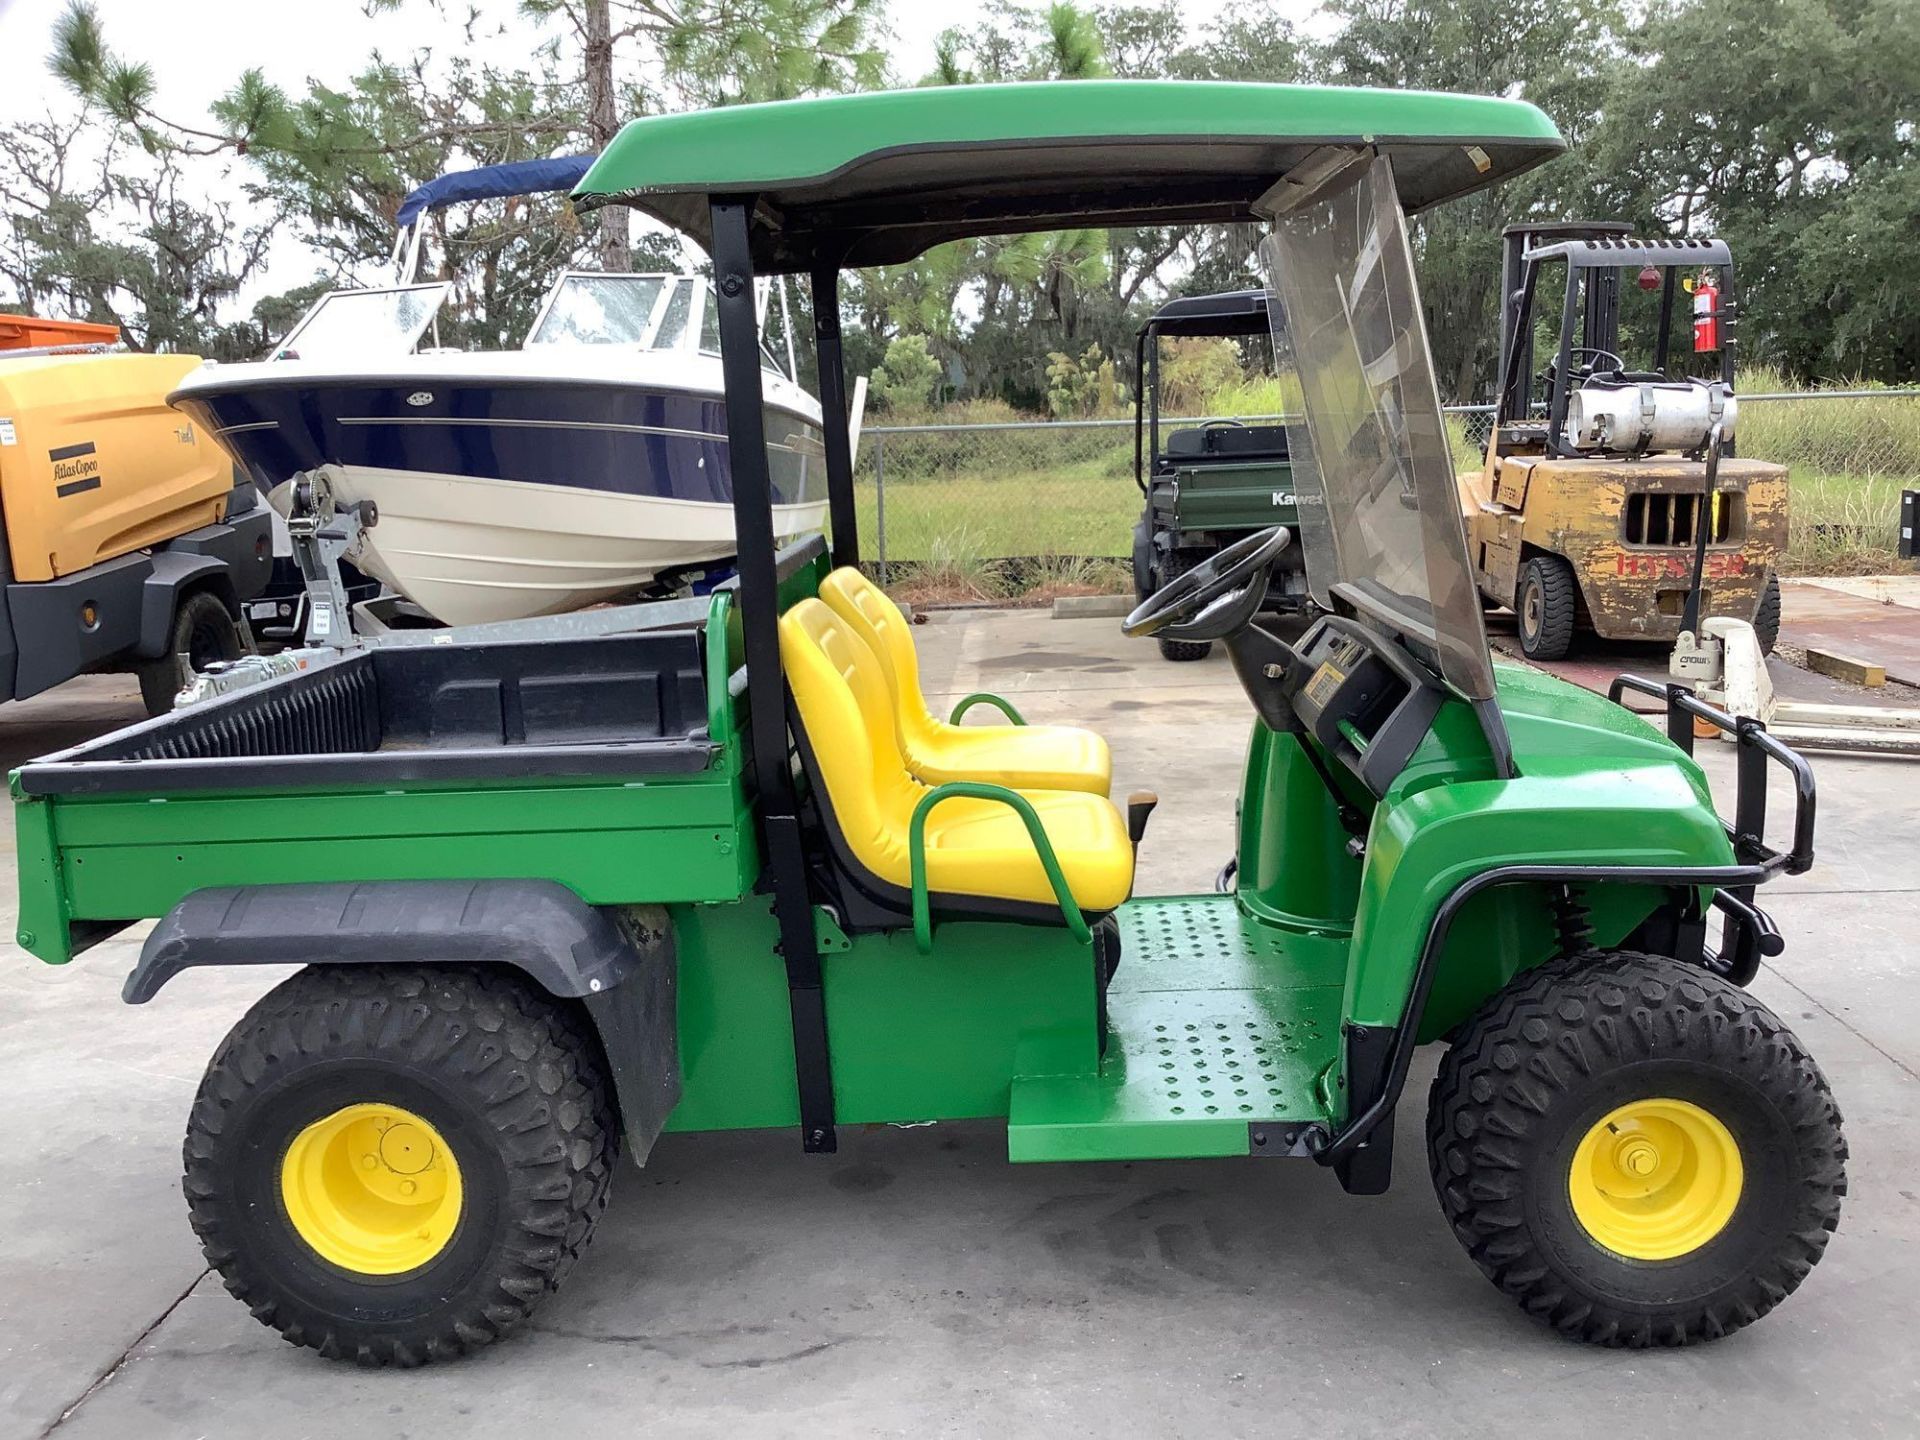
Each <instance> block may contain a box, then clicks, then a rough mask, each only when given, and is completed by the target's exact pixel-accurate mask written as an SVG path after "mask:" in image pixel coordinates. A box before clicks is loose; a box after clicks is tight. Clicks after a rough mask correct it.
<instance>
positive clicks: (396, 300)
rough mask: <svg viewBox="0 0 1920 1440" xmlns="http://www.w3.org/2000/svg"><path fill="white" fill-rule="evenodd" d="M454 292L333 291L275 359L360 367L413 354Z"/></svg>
mask: <svg viewBox="0 0 1920 1440" xmlns="http://www.w3.org/2000/svg"><path fill="white" fill-rule="evenodd" d="M452 289H453V285H452V283H451V282H450V281H445V280H441V281H436V282H435V283H433V284H430V285H394V286H389V287H387V288H385V289H381V290H333V291H329V292H328V293H327V294H325V295H322V296H321V297H320V298H319V300H317V301H315V302H314V305H313V308H312V309H310V310H308V311H307V313H306V314H305V315H303V316H301V317H300V323H299V324H298V325H296V326H294V327H293V329H292V330H290V331H289V332H288V333H287V338H286V339H285V340H282V341H281V342H280V344H279V347H278V348H277V349H275V350H274V352H273V356H272V358H273V359H275V360H294V359H299V360H355V361H360V360H365V359H368V358H369V357H373V358H380V357H384V356H388V355H406V354H410V353H411V352H412V350H413V347H414V346H415V345H418V344H419V343H420V337H421V336H422V335H424V334H426V333H427V327H428V326H429V325H431V324H432V323H433V317H434V316H435V315H437V314H439V313H440V306H441V304H442V303H443V302H444V301H445V300H446V298H447V295H448V292H450V291H451V290H452Z"/></svg>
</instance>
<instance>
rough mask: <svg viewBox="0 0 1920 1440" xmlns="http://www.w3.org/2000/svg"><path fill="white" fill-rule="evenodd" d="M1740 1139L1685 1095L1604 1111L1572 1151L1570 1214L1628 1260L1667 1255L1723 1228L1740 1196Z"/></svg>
mask: <svg viewBox="0 0 1920 1440" xmlns="http://www.w3.org/2000/svg"><path fill="white" fill-rule="evenodd" d="M1744 1177H1745V1172H1744V1170H1743V1168H1742V1166H1741V1164H1740V1146H1739V1145H1738V1144H1737V1143H1736V1142H1735V1140H1734V1138H1733V1132H1732V1131H1730V1130H1728V1129H1727V1127H1726V1126H1725V1125H1724V1124H1722V1123H1721V1122H1720V1121H1719V1120H1718V1119H1717V1118H1715V1117H1714V1116H1713V1115H1712V1114H1710V1113H1709V1112H1707V1111H1705V1110H1702V1109H1701V1108H1700V1107H1699V1106H1698V1105H1694V1104H1692V1103H1690V1102H1688V1101H1686V1100H1665V1099H1657V1098H1653V1099H1646V1100H1635V1101H1633V1102H1632V1103H1631V1104H1628V1105H1622V1106H1621V1107H1620V1108H1619V1109H1617V1110H1614V1111H1612V1112H1611V1113H1609V1114H1608V1115H1606V1116H1604V1117H1603V1118H1602V1119H1601V1120H1600V1123H1599V1124H1597V1125H1595V1126H1594V1127H1593V1128H1592V1129H1591V1130H1589V1131H1587V1133H1586V1135H1585V1136H1584V1137H1583V1138H1582V1139H1581V1141H1580V1145H1579V1148H1578V1149H1576V1150H1575V1151H1574V1152H1573V1167H1572V1170H1571V1172H1570V1173H1569V1175H1568V1177H1567V1189H1568V1193H1569V1195H1570V1197H1571V1199H1572V1201H1573V1213H1574V1216H1575V1217H1576V1218H1577V1219H1578V1220H1579V1221H1580V1224H1581V1226H1582V1227H1583V1228H1584V1229H1585V1230H1586V1232H1587V1234H1588V1235H1590V1236H1592V1237H1593V1239H1594V1241H1595V1243H1597V1244H1599V1245H1601V1246H1603V1247H1605V1248H1606V1249H1608V1250H1611V1251H1613V1253H1614V1254H1616V1255H1623V1256H1625V1257H1626V1258H1627V1259H1629V1260H1672V1259H1676V1258H1677V1257H1679V1256H1682V1255H1687V1254H1690V1253H1692V1252H1693V1251H1695V1250H1698V1249H1699V1248H1700V1247H1701V1246H1702V1245H1705V1244H1706V1243H1707V1242H1708V1241H1709V1240H1711V1239H1713V1237H1714V1236H1716V1235H1718V1234H1719V1233H1720V1232H1721V1231H1722V1230H1724V1229H1726V1226H1727V1222H1728V1221H1729V1220H1731V1219H1732V1218H1733V1212H1734V1209H1735V1207H1736V1206H1738V1205H1739V1203H1740V1187H1741V1185H1742V1183H1743V1181H1744Z"/></svg>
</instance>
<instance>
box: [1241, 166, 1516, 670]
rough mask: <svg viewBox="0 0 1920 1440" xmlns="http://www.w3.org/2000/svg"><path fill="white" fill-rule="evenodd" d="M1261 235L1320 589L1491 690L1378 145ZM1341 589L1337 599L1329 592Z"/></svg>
mask: <svg viewBox="0 0 1920 1440" xmlns="http://www.w3.org/2000/svg"><path fill="white" fill-rule="evenodd" d="M1273 219H1274V223H1273V231H1272V234H1271V235H1270V236H1269V237H1268V239H1267V240H1266V242H1265V244H1264V246H1263V255H1264V258H1265V261H1266V269H1267V279H1268V289H1269V294H1270V296H1271V297H1272V298H1273V300H1274V301H1277V302H1278V303H1270V304H1269V305H1268V307H1267V309H1268V314H1269V316H1270V318H1271V321H1272V326H1273V339H1274V347H1273V348H1274V360H1275V364H1276V365H1277V366H1278V368H1279V371H1280V381H1281V394H1282V395H1284V396H1286V397H1288V402H1289V403H1288V404H1287V409H1288V410H1289V411H1291V412H1294V413H1293V415H1292V417H1291V418H1290V419H1289V422H1288V426H1287V429H1288V441H1289V448H1290V450H1291V452H1292V456H1293V481H1294V487H1295V489H1296V491H1297V492H1298V495H1299V507H1300V540H1301V545H1302V547H1303V548H1304V550H1305V552H1306V562H1307V580H1308V585H1309V586H1310V588H1311V589H1312V591H1313V596H1314V599H1315V600H1317V601H1318V602H1319V603H1320V604H1321V605H1323V606H1329V607H1331V606H1332V605H1333V602H1334V600H1335V598H1338V599H1340V600H1344V601H1346V602H1347V603H1348V604H1349V605H1350V606H1352V607H1353V608H1354V609H1357V610H1359V611H1361V612H1363V613H1366V614H1370V615H1372V616H1374V617H1375V618H1377V619H1379V620H1382V621H1384V622H1385V623H1387V624H1389V625H1391V626H1393V627H1394V628H1395V629H1396V630H1398V631H1399V632H1400V633H1401V634H1402V635H1404V636H1407V637H1408V638H1410V639H1413V640H1414V641H1416V643H1418V644H1420V645H1422V646H1423V647H1430V648H1431V649H1432V650H1433V651H1434V652H1435V658H1436V659H1437V660H1438V663H1439V667H1440V673H1441V675H1442V677H1443V678H1444V679H1445V680H1446V681H1447V683H1448V684H1449V685H1451V686H1452V687H1453V688H1454V689H1455V690H1457V691H1458V692H1459V693H1460V694H1462V695H1463V696H1465V697H1466V698H1467V699H1469V700H1486V699H1490V698H1491V697H1492V695H1493V663H1492V659H1491V656H1490V655H1489V654H1488V651H1487V634H1486V627H1485V625H1484V624H1483V623H1482V620H1481V613H1480V602H1479V597H1478V595H1477V594H1476V592H1475V589H1474V585H1473V581H1472V576H1471V574H1470V572H1469V570H1468V567H1467V548H1466V535H1465V531H1464V528H1463V527H1462V525H1461V521H1460V503H1459V499H1458V493H1457V491H1456V489H1455V486H1454V476H1453V461H1452V451H1451V446H1450V445H1449V443H1448V437H1447V429H1446V422H1445V419H1444V417H1443V415H1442V414H1441V410H1440V395H1439V391H1438V389H1437V388H1436V387H1435V384H1434V374H1433V357H1432V355H1431V353H1430V352H1429V350H1428V347H1427V332H1426V325H1425V322H1424V321H1423V320H1422V318H1421V308H1420V292H1419V287H1418V285H1417V284H1416V282H1415V280H1414V273H1413V253H1412V250H1411V248H1410V247H1409V245H1408V243H1407V225H1406V216H1405V215H1404V213H1403V212H1402V211H1401V208H1400V199H1399V194H1398V192H1397V190H1396V189H1395V186H1394V179H1393V166H1392V164H1391V162H1390V161H1389V160H1388V159H1387V158H1386V157H1384V156H1377V157H1375V158H1374V159H1373V160H1372V161H1371V163H1360V162H1358V161H1356V163H1354V164H1352V165H1350V166H1348V167H1347V168H1346V169H1345V170H1344V171H1342V172H1341V173H1340V174H1338V175H1337V176H1336V177H1335V178H1333V179H1331V180H1330V181H1329V182H1328V184H1327V187H1326V189H1325V191H1324V192H1322V193H1318V194H1314V195H1311V196H1309V197H1307V198H1306V199H1305V201H1304V203H1301V202H1297V201H1296V202H1294V203H1291V204H1288V205H1287V207H1286V208H1285V209H1284V210H1283V211H1281V213H1278V214H1276V215H1275V216H1274V217H1273ZM1336 587H1338V591H1339V593H1338V596H1337V597H1336V596H1335V594H1334V591H1335V589H1336Z"/></svg>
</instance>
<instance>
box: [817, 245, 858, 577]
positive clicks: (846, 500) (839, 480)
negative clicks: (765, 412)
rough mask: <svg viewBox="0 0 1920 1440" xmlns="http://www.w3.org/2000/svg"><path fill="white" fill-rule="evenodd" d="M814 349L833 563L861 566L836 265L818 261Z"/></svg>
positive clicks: (838, 274)
mask: <svg viewBox="0 0 1920 1440" xmlns="http://www.w3.org/2000/svg"><path fill="white" fill-rule="evenodd" d="M813 348H814V354H815V356H816V357H817V358H818V359H819V362H820V420H821V424H822V426H823V427H824V434H823V436H822V438H823V440H824V441H825V444H826V451H827V511H828V516H827V518H828V520H829V521H830V522H831V528H832V530H833V563H834V567H835V568H836V569H838V568H839V567H840V566H842V565H858V564H859V563H860V536H859V529H858V526H857V524H856V521H855V519H854V510H853V437H852V436H851V435H850V434H849V433H848V431H847V369H846V363H845V361H844V360H843V359H842V358H841V346H840V266H839V264H838V262H837V261H835V262H833V263H824V262H823V263H822V264H821V265H819V266H818V267H817V268H816V269H815V270H814V272H813Z"/></svg>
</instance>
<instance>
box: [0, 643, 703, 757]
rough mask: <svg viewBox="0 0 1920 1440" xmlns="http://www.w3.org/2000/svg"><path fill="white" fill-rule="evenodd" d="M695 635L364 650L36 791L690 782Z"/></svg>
mask: <svg viewBox="0 0 1920 1440" xmlns="http://www.w3.org/2000/svg"><path fill="white" fill-rule="evenodd" d="M717 750H718V746H716V745H715V744H714V743H713V739H712V737H711V736H710V735H709V734H708V725H707V708H706V683H705V678H704V669H703V666H702V656H701V633H700V631H699V630H698V629H697V628H694V627H688V628H684V629H669V630H649V631H644V632H639V633H635V634H625V635H606V636H594V637H590V638H583V639H580V638H576V639H563V640H537V641H515V642H508V643H497V644H470V645H431V646H419V647H411V648H398V649H372V650H363V651H360V652H358V653H356V654H349V655H346V656H344V657H342V658H341V659H339V660H336V661H332V662H331V663H325V664H321V665H317V666H316V667H315V668H313V669H311V670H307V671H304V672H302V673H300V674H298V675H292V676H288V677H286V678H285V679H280V680H274V681H271V682H269V683H267V684H264V685H259V686H256V687H254V688H252V689H247V690H240V691H236V692H235V693H233V694H231V695H226V696H223V697H221V698H219V699H217V700H212V701H209V702H207V703H206V704H203V705H197V706H195V707H193V708H192V709H190V710H183V711H178V712H176V713H174V714H172V715H164V716H161V717H160V718H158V719H155V720H149V721H147V722H145V723H144V724H139V725H133V726H129V727H128V728H126V729H124V730H118V731H116V732H114V733H113V734H111V735H108V736H104V737H102V738H101V739H98V740H94V741H90V742H88V743H87V744H84V745H78V746H75V747H73V748H72V749H70V750H63V751H60V752H59V753H57V754H54V755H49V756H46V757H45V758H43V759H40V760H35V761H33V762H31V763H29V764H27V765H25V766H22V767H21V769H20V771H19V778H18V785H19V789H20V791H21V792H22V793H24V794H27V795H84V794H106V793H115V792H119V793H125V792H131V791H154V790H167V791H174V790H202V789H208V790H238V789H278V788H288V787H296V786H311V785H336V784H381V783H387V782H399V781H433V780H464V779H511V778H519V777H527V776H540V775H552V776H555V777H556V778H558V777H566V776H612V775H636V776H639V775H669V774H692V773H697V772H699V771H702V770H705V769H707V768H708V767H709V766H710V765H711V764H712V762H713V757H714V755H715V753H716V752H717Z"/></svg>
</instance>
